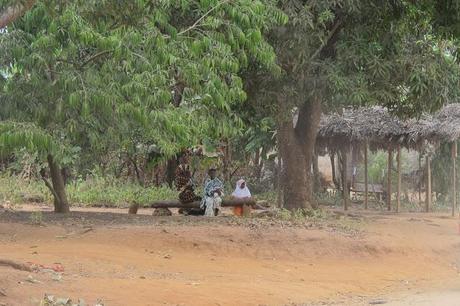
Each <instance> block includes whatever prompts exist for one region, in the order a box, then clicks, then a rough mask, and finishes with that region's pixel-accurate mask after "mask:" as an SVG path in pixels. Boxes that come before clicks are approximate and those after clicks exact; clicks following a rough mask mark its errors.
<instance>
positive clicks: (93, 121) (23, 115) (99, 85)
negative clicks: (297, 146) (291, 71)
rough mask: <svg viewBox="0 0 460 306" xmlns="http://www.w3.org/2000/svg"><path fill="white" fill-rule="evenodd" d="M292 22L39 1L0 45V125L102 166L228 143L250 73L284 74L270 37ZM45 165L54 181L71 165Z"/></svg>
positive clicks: (250, 13)
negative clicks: (111, 156)
mask: <svg viewBox="0 0 460 306" xmlns="http://www.w3.org/2000/svg"><path fill="white" fill-rule="evenodd" d="M284 22H286V16H285V15H284V14H283V13H282V12H281V11H279V10H278V9H277V8H276V6H275V2H274V1H273V2H272V1H264V2H262V1H250V0H237V1H228V0H221V1H218V0H201V1H195V0H186V1H166V0H162V1H155V2H152V1H147V0H146V1H143V0H140V1H108V0H102V1H101V0H97V1H96V0H91V1H87V0H85V1H83V0H81V1H57V0H42V1H37V3H36V4H35V5H34V6H33V8H32V9H31V10H30V11H28V12H27V13H26V14H25V15H24V16H23V17H22V18H20V19H17V20H16V21H15V22H14V23H13V24H11V25H10V26H9V27H8V31H7V32H6V33H3V34H1V35H0V48H1V49H2V52H3V54H2V57H1V59H0V61H1V62H0V64H1V65H2V67H4V68H5V69H6V71H7V78H6V81H4V82H3V83H2V88H1V90H2V91H1V97H0V98H1V99H2V108H1V110H0V119H1V120H8V121H16V122H26V123H32V124H34V126H36V127H37V128H39V129H40V130H42V131H44V133H46V134H47V135H49V137H51V138H52V139H54V141H55V143H56V145H60V144H64V143H65V144H66V145H68V146H69V147H71V148H78V149H79V150H80V152H81V153H80V154H81V156H91V157H92V159H93V161H94V162H97V160H98V159H100V158H102V157H103V156H104V155H106V154H108V153H109V152H112V151H114V150H117V148H119V147H123V146H126V147H127V148H128V147H133V146H137V145H139V144H141V145H156V146H157V147H158V148H160V150H161V152H162V154H164V155H166V156H168V155H173V154H175V153H176V152H178V151H179V150H181V149H182V148H184V147H190V146H192V145H195V144H198V143H200V142H201V141H202V140H203V139H204V138H214V139H220V138H226V137H230V136H231V135H233V134H235V133H237V132H238V131H239V130H240V129H241V126H242V123H241V119H240V118H239V116H238V114H237V113H235V112H234V111H233V109H234V107H233V106H235V105H238V104H240V103H242V102H244V100H245V99H246V93H245V92H244V90H243V80H242V78H241V76H240V73H241V70H242V69H243V68H244V67H246V66H248V65H249V64H250V63H253V64H254V65H258V66H260V67H261V68H263V69H265V70H266V71H272V72H276V71H277V70H278V67H277V65H276V63H275V53H274V50H273V48H272V47H271V46H270V45H269V44H268V43H267V41H266V40H265V39H264V35H263V34H264V33H265V32H267V31H268V30H270V29H271V28H272V27H274V26H275V25H279V24H283V23H284ZM0 145H3V146H4V147H5V148H6V147H7V146H11V145H16V146H21V145H23V144H21V143H20V142H10V143H7V142H4V143H3V144H0ZM46 158H47V161H48V165H49V167H48V168H49V172H50V176H51V177H52V178H53V177H54V175H57V173H59V172H60V171H54V169H55V168H58V170H61V169H60V168H62V164H61V163H60V159H58V158H56V157H55V156H54V153H53V152H52V151H50V152H49V153H48V154H47V155H46ZM55 166H56V167H55ZM52 181H53V185H54V186H52V187H53V189H54V191H56V190H58V189H59V192H61V193H63V194H65V190H64V189H63V185H62V184H58V183H57V184H54V182H55V181H56V182H58V181H59V180H55V179H54V178H53V179H52ZM53 194H57V193H56V192H54V193H53ZM59 201H60V197H56V196H55V204H56V207H55V210H56V211H67V210H68V203H64V202H62V203H59ZM59 207H63V208H59ZM65 207H67V208H65Z"/></svg>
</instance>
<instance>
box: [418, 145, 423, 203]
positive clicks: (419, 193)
mask: <svg viewBox="0 0 460 306" xmlns="http://www.w3.org/2000/svg"><path fill="white" fill-rule="evenodd" d="M418 170H419V173H422V156H421V155H420V153H419V156H418ZM418 203H419V205H420V203H422V181H421V180H420V181H419V183H418Z"/></svg>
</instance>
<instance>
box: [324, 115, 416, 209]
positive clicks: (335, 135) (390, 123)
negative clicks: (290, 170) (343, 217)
mask: <svg viewBox="0 0 460 306" xmlns="http://www.w3.org/2000/svg"><path fill="white" fill-rule="evenodd" d="M406 135H407V130H406V125H405V122H403V121H402V120H400V119H398V118H396V117H395V116H392V115H391V114H390V113H389V112H388V111H387V110H386V109H385V108H383V107H378V106H375V107H370V108H358V109H346V110H344V111H343V113H342V114H340V115H339V114H330V115H325V116H323V118H322V120H321V122H320V127H319V131H318V135H317V146H318V148H319V149H320V150H322V151H323V152H326V151H328V152H329V153H331V152H341V156H342V163H343V164H346V162H347V161H346V158H347V153H346V152H348V151H349V149H350V148H351V147H353V148H362V149H363V151H364V173H365V175H364V189H365V190H364V207H365V209H367V206H368V188H369V186H368V178H367V152H368V148H370V149H371V150H374V151H376V150H382V149H383V150H388V180H389V181H388V184H387V195H388V196H387V206H388V209H389V210H391V198H390V195H391V181H390V179H391V169H392V164H391V163H392V160H393V150H394V149H395V148H397V150H398V160H400V148H401V146H406V147H408V146H409V144H408V143H407V142H406V139H407V137H406ZM398 169H399V172H400V163H398ZM347 177H348V174H347V169H346V167H342V182H346V181H347ZM342 185H343V186H345V185H346V184H342ZM347 189H348V187H342V193H343V197H344V199H343V200H344V208H345V209H347V208H348V191H347ZM398 193H399V188H398ZM398 199H399V197H398ZM397 210H399V201H398V206H397Z"/></svg>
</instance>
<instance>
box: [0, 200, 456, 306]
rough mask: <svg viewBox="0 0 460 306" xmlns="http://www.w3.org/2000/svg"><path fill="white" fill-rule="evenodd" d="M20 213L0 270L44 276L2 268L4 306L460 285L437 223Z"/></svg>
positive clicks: (262, 297)
mask: <svg viewBox="0 0 460 306" xmlns="http://www.w3.org/2000/svg"><path fill="white" fill-rule="evenodd" d="M25 209H27V211H16V212H3V213H0V260H12V261H14V262H17V263H23V264H29V265H34V266H33V267H38V269H36V270H34V271H33V272H28V271H21V270H18V269H14V267H11V266H0V305H2V304H3V305H38V304H39V301H40V299H41V298H43V296H44V295H45V294H52V295H54V296H60V297H70V298H72V300H73V301H75V302H76V301H77V300H78V299H84V300H85V301H86V303H87V305H94V304H95V303H96V302H97V301H102V302H103V303H104V305H111V306H112V305H289V304H291V305H310V304H311V305H313V304H318V303H320V304H336V305H351V304H352V303H356V304H358V303H364V304H369V302H372V301H373V300H374V301H375V299H377V298H384V299H386V300H385V302H392V301H394V300H392V299H393V298H394V297H396V296H398V297H399V296H400V295H399V294H401V292H411V293H412V292H416V290H426V289H427V288H438V287H436V286H438V285H439V284H443V283H446V282H451V281H453V280H457V279H458V277H459V275H458V269H457V267H458V266H460V253H459V250H460V235H459V234H458V224H457V220H456V219H451V218H439V216H437V215H425V214H424V215H421V214H418V215H416V214H401V215H398V216H396V215H385V216H384V217H382V216H381V215H372V214H366V215H364V216H362V215H361V214H359V213H355V215H356V214H357V215H359V217H356V216H354V217H353V218H349V217H343V218H344V219H343V218H342V219H339V220H336V221H328V222H326V223H322V222H319V223H318V222H310V221H306V222H304V223H305V224H302V222H300V223H299V222H297V223H296V224H292V223H290V222H284V221H283V222H281V221H276V220H271V219H267V220H256V219H246V220H245V219H236V218H233V217H218V218H204V217H182V216H173V217H152V216H151V215H150V214H151V211H144V212H141V214H140V215H134V216H133V215H127V214H126V210H125V211H124V213H123V214H121V213H120V212H121V211H117V210H104V209H91V210H90V211H83V210H84V209H79V211H76V212H73V213H71V214H69V215H55V214H52V213H48V212H46V209H42V208H41V209H40V210H43V213H42V214H41V215H39V217H38V216H37V215H34V216H33V217H31V212H30V210H32V209H29V207H25ZM34 210H36V209H34ZM37 219H39V220H38V221H40V223H41V225H34V224H31V223H32V221H34V222H36V223H38V222H37ZM333 224H336V225H333ZM56 267H63V271H61V270H60V268H59V269H56ZM396 293H397V294H398V295H397V294H396ZM402 298H404V296H403V295H401V299H402ZM405 305H406V304H405ZM407 305H409V304H407Z"/></svg>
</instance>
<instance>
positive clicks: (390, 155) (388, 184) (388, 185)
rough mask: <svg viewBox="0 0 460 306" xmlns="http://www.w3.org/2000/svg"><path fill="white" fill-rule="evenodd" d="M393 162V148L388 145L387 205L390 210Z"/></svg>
mask: <svg viewBox="0 0 460 306" xmlns="http://www.w3.org/2000/svg"><path fill="white" fill-rule="evenodd" d="M392 164H393V150H392V148H391V146H390V147H388V173H387V206H388V210H391V167H392Z"/></svg>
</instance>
